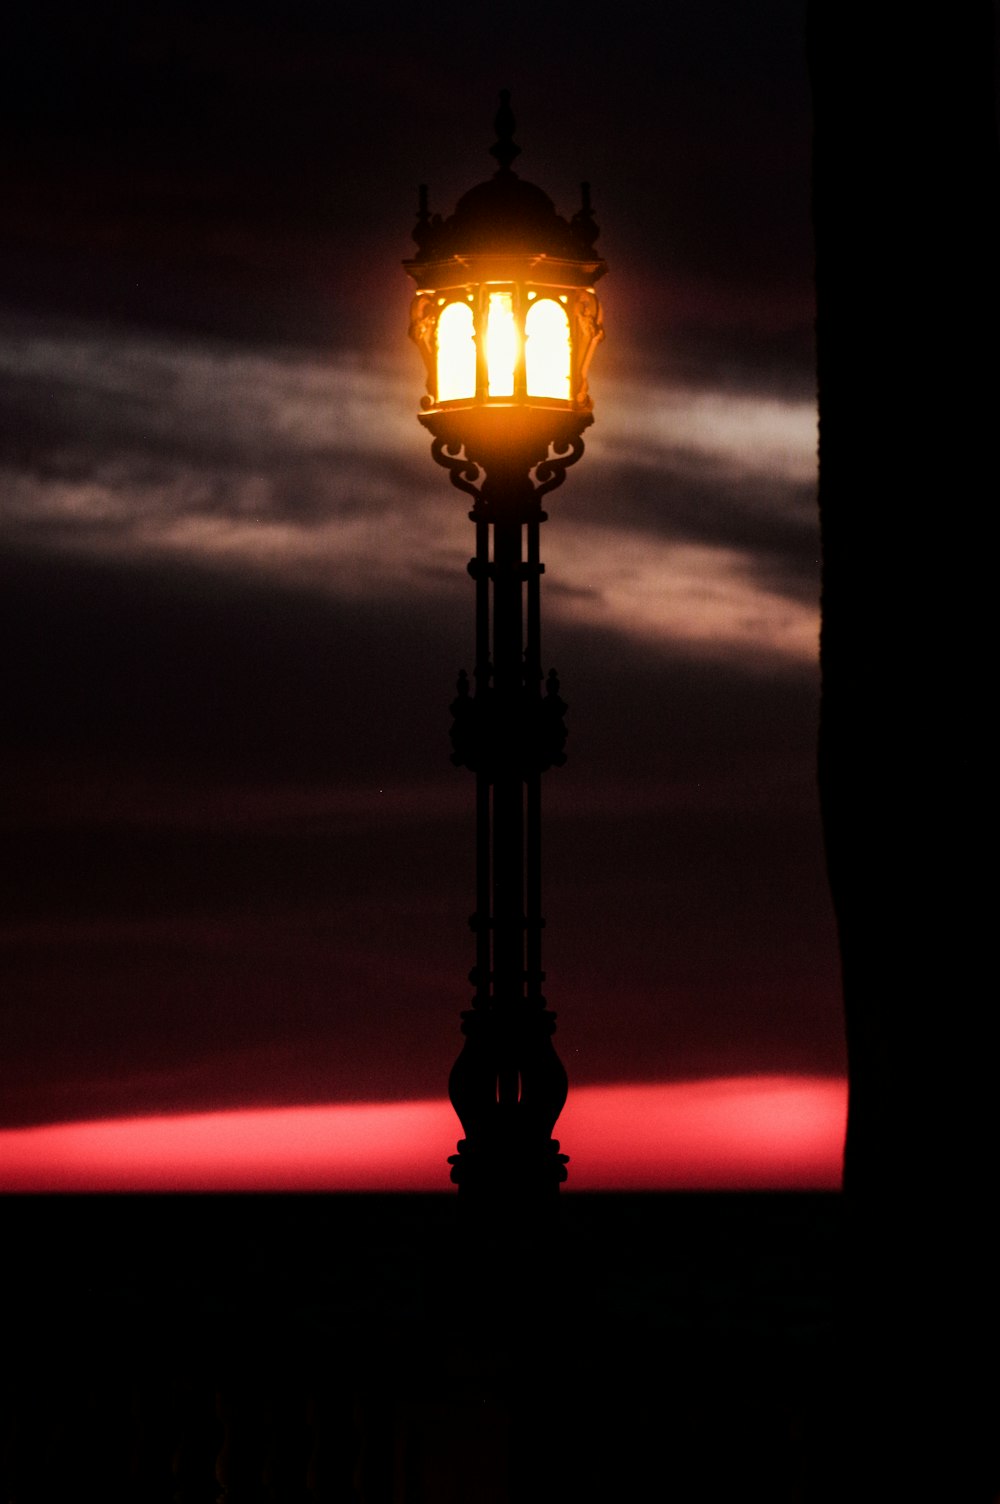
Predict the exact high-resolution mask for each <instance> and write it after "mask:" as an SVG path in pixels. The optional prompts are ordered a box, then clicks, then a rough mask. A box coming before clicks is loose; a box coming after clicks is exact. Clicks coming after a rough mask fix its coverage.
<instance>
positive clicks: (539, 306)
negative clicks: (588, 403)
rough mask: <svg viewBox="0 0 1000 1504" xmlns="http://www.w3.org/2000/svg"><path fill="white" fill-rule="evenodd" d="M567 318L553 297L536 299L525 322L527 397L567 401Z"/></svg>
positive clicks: (568, 344)
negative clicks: (558, 398)
mask: <svg viewBox="0 0 1000 1504" xmlns="http://www.w3.org/2000/svg"><path fill="white" fill-rule="evenodd" d="M571 356H572V349H571V346H570V339H569V319H568V317H567V315H566V310H565V308H562V307H560V305H559V304H558V303H557V302H556V301H555V299H554V298H539V300H538V302H537V303H532V305H531V307H530V308H529V309H528V317H527V318H526V319H525V322H524V369H525V380H526V383H527V388H528V396H529V397H562V398H564V399H565V400H566V401H568V400H569V381H570V360H571Z"/></svg>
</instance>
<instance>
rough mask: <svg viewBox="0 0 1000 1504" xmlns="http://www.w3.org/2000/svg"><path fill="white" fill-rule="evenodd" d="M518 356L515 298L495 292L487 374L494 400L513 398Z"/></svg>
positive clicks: (489, 318)
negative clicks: (496, 398)
mask: <svg viewBox="0 0 1000 1504" xmlns="http://www.w3.org/2000/svg"><path fill="white" fill-rule="evenodd" d="M517 357H518V337H517V325H516V323H515V322H514V295H513V293H509V292H491V293H490V302H489V312H488V314H487V322H486V371H487V385H488V389H489V395H490V396H491V397H513V395H514V371H515V368H516V366H517Z"/></svg>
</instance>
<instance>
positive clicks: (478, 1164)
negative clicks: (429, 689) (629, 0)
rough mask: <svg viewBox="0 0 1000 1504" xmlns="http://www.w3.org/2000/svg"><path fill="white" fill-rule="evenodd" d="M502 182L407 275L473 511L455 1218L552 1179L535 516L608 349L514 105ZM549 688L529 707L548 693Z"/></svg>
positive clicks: (581, 228)
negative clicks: (464, 978) (526, 168)
mask: <svg viewBox="0 0 1000 1504" xmlns="http://www.w3.org/2000/svg"><path fill="white" fill-rule="evenodd" d="M495 127H496V132H497V140H496V142H495V143H494V145H493V146H492V147H491V148H490V151H491V154H492V155H493V157H494V158H495V159H496V161H497V163H498V164H499V165H498V167H497V170H496V172H495V173H494V175H493V177H492V178H490V179H489V180H488V181H487V182H484V183H480V184H478V185H477V186H476V187H474V188H471V189H470V190H469V192H468V193H466V194H464V195H463V197H462V198H461V199H459V202H458V204H457V206H456V208H455V212H454V213H453V214H452V215H450V216H449V217H448V218H447V219H442V217H441V216H440V215H438V214H436V215H434V216H431V215H430V213H429V212H428V205H427V190H426V188H423V187H422V188H421V190H420V208H419V213H418V218H417V224H416V228H415V230H414V232H413V238H414V240H415V241H416V243H417V247H418V250H417V254H416V256H415V257H413V259H412V260H409V261H406V262H404V265H405V267H406V270H407V271H408V272H409V274H410V275H411V276H412V277H413V279H414V281H415V282H416V284H417V291H416V294H415V296H414V299H413V303H412V306H411V314H410V331H409V332H410V337H411V338H412V339H413V340H414V341H415V343H416V344H417V346H418V348H419V350H420V352H421V355H422V356H423V358H424V362H425V365H426V368H427V393H428V394H427V396H425V397H424V398H423V400H422V403H421V408H422V411H421V413H420V422H421V423H422V424H423V425H424V427H425V428H426V429H428V431H429V432H430V434H431V435H432V437H433V443H432V446H431V453H432V455H433V457H434V459H435V460H436V461H437V463H438V464H440V465H443V466H444V467H445V468H446V469H447V470H448V471H449V473H450V476H451V481H452V484H453V485H455V486H456V487H457V488H458V489H459V490H460V491H463V492H465V494H466V495H468V496H471V497H472V498H473V500H474V505H473V508H472V511H471V512H470V513H469V516H470V518H471V520H472V522H473V523H474V525H475V536H476V551H475V556H474V557H473V559H472V560H471V562H470V564H469V573H470V574H471V576H472V578H473V580H474V581H475V623H476V626H475V665H474V670H473V675H472V679H471V681H470V679H469V677H468V676H467V674H466V673H465V671H464V670H463V671H462V673H461V675H460V676H459V680H458V694H457V697H456V699H455V700H454V702H453V704H452V707H451V709H452V715H453V725H452V731H451V739H452V746H453V749H454V750H453V754H452V762H454V763H455V764H456V765H457V766H461V767H466V768H469V769H470V770H471V771H472V772H473V773H474V774H475V777H476V912H475V913H474V914H473V916H472V919H471V920H470V924H471V927H472V929H473V931H474V932H475V936H476V961H475V966H474V968H473V970H472V971H471V973H470V981H471V982H472V983H473V985H474V987H475V996H474V998H473V1000H472V1006H471V1008H470V1009H468V1010H467V1011H466V1012H464V1013H463V1015H462V1032H463V1034H464V1035H465V1044H464V1047H463V1049H462V1052H461V1054H460V1055H459V1058H458V1060H457V1061H456V1063H455V1066H454V1068H453V1070H452V1073H451V1080H450V1083H449V1091H450V1095H451V1100H452V1103H453V1105H454V1107H455V1111H456V1112H457V1114H458V1116H459V1118H460V1120H461V1123H462V1127H463V1129H464V1131H465V1137H464V1138H463V1139H462V1140H461V1141H460V1142H459V1145H458V1153H457V1154H455V1155H453V1156H452V1159H451V1164H452V1166H453V1168H452V1177H451V1178H452V1180H453V1181H455V1183H456V1184H457V1185H458V1188H459V1193H460V1195H462V1196H463V1197H464V1198H466V1199H471V1200H479V1201H482V1200H493V1199H495V1198H497V1197H502V1196H504V1195H506V1194H509V1195H516V1196H518V1197H519V1198H522V1199H523V1198H524V1197H528V1198H537V1199H541V1200H545V1199H548V1198H550V1197H552V1196H554V1195H555V1194H557V1192H558V1188H559V1185H560V1183H561V1182H562V1181H563V1180H565V1178H566V1169H565V1165H566V1161H567V1156H566V1155H565V1154H561V1153H560V1152H559V1143H558V1141H557V1140H555V1139H553V1138H552V1136H551V1135H552V1130H553V1128H554V1126H555V1123H556V1119H557V1118H558V1116H559V1114H560V1112H561V1111H562V1108H563V1104H564V1103H565V1100H566V1091H567V1082H566V1073H565V1070H564V1069H563V1066H562V1063H561V1062H560V1060H559V1057H558V1055H557V1054H556V1051H555V1047H554V1045H553V1042H552V1035H553V1033H554V1030H555V1015H554V1013H552V1012H550V1011H549V1010H548V1008H547V1006H546V999H545V997H544V996H543V993H542V985H543V982H544V980H545V973H544V971H543V970H542V955H541V939H542V927H543V925H544V920H543V918H542V912H541V775H542V774H543V773H544V772H545V771H547V770H548V769H549V768H551V767H553V766H558V765H559V764H561V763H563V762H565V760H566V759H565V755H564V752H563V747H564V744H565V740H566V728H565V724H564V720H563V716H564V713H565V710H566V706H565V704H564V703H563V701H562V699H561V697H560V687H559V680H558V678H557V676H556V674H555V671H554V670H550V671H549V673H548V674H547V676H546V675H545V673H544V670H543V667H542V653H541V590H540V586H541V575H542V572H543V569H544V565H543V564H542V563H541V561H540V558H539V529H540V526H541V524H542V523H543V522H544V521H545V520H546V516H547V514H546V513H545V512H544V511H543V510H542V506H541V501H542V498H543V496H545V495H547V494H548V493H549V492H551V491H553V490H554V489H555V488H556V487H557V486H559V485H561V484H562V482H563V480H564V479H565V476H566V470H567V468H568V467H569V466H570V465H572V464H575V462H576V461H577V460H578V459H579V458H580V456H581V454H582V453H583V437H582V436H583V432H584V430H585V429H586V428H587V427H588V426H589V424H590V423H592V422H593V416H592V408H593V403H592V401H591V398H590V396H589V393H588V390H587V371H588V368H589V365H590V361H591V358H592V356H593V353H594V350H595V349H596V346H597V344H598V342H599V341H600V340H601V339H602V338H603V334H604V331H603V328H602V325H601V310H600V305H599V303H598V300H597V296H596V294H595V292H594V284H595V283H596V282H597V280H598V278H599V277H602V276H603V275H604V273H605V272H606V270H607V267H606V265H605V262H604V261H603V260H602V259H601V257H600V256H599V255H597V253H596V252H595V250H594V242H595V241H596V239H597V233H598V230H597V225H596V224H595V223H594V218H593V214H592V212H591V207H590V193H589V185H588V184H586V183H585V184H583V188H582V203H581V207H580V209H579V210H578V211H577V213H576V214H574V215H573V218H572V219H571V220H566V219H564V218H563V217H562V216H561V215H559V214H557V212H556V210H555V207H554V206H553V203H552V200H551V199H550V198H549V197H548V195H547V194H545V193H543V192H542V190H541V189H540V188H537V187H535V186H534V185H533V184H531V183H527V182H525V181H524V180H523V179H522V178H520V177H519V176H518V175H517V173H516V172H514V171H513V170H512V168H511V163H512V162H513V161H514V159H515V158H516V157H517V156H518V155H519V153H520V147H519V146H517V145H516V144H515V142H514V140H513V135H514V117H513V115H512V113H511V110H510V103H509V94H508V93H507V91H506V90H504V91H503V92H502V93H501V96H500V108H499V111H498V113H497V116H496V120H495ZM543 686H544V687H543Z"/></svg>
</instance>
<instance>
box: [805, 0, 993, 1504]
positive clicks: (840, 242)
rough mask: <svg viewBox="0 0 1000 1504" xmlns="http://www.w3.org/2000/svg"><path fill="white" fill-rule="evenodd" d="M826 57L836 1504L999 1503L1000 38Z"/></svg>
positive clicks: (988, 24)
mask: <svg viewBox="0 0 1000 1504" xmlns="http://www.w3.org/2000/svg"><path fill="white" fill-rule="evenodd" d="M809 52H810V70H811V74H812V83H813V97H814V118H815V142H814V218H815V229H816V267H817V309H818V316H817V349H818V374H819V417H820V510H821V522H822V535H823V627H822V672H823V702H822V728H821V746H820V784H821V797H822V804H823V814H824V822H825V829H826V846H827V860H828V867H829V874H830V883H831V889H832V893H833V898H834V903H835V908H836V912H837V918H838V924H839V930H840V944H841V955H842V963H843V986H844V999H845V1016H846V1024H847V1039H848V1059H849V1072H850V1107H849V1123H848V1135H847V1146H846V1166H845V1193H846V1210H847V1214H848V1223H847V1226H848V1254H849V1260H848V1267H849V1282H848V1286H847V1297H848V1298H847V1325H846V1340H845V1351H846V1357H847V1367H846V1373H845V1381H846V1382H845V1391H846V1404H847V1419H848V1429H849V1433H850V1435H851V1437H852V1438H853V1442H854V1447H853V1452H852V1456H853V1462H852V1468H853V1473H852V1476H851V1477H850V1478H849V1479H847V1480H846V1481H845V1487H844V1491H843V1492H842V1494H841V1495H840V1497H844V1498H848V1497H852V1498H853V1497H864V1498H873V1499H876V1498H877V1499H889V1498H904V1497H905V1498H914V1499H916V1498H919V1499H928V1500H930V1499H934V1500H939V1499H940V1500H944V1499H954V1500H956V1501H958V1500H963V1501H964V1500H968V1501H970V1504H972V1501H975V1500H983V1501H986V1500H992V1499H993V1498H994V1496H995V1494H996V1493H997V1492H998V1491H1000V1438H998V1436H997V1434H996V1422H995V1414H994V1405H995V1400H996V1394H995V1379H994V1378H993V1377H992V1373H993V1372H994V1371H995V1348H994V1344H995V1342H996V1285H997V1274H996V1267H995V1252H991V1245H992V1244H993V1243H994V1239H993V1237H992V1234H991V1233H990V1231H989V1229H990V1225H991V1221H992V1217H993V1216H994V1215H995V1202H996V1186H997V1168H998V1166H997V1152H996V1151H997V1131H996V1121H995V1102H996V1096H997V1090H998V1088H997V1074H998V1061H997V1053H996V1035H995V1021H994V1020H995V1003H994V1002H993V1001H989V1002H987V989H991V990H992V989H995V982H994V981H993V978H994V976H995V971H996V961H995V932H996V921H995V918H994V916H993V907H994V906H993V900H992V897H991V895H990V891H989V890H990V887H991V882H992V877H993V871H994V869H995V866H996V857H995V847H994V845H993V844H992V843H991V841H990V840H989V839H987V838H986V837H985V835H984V820H985V819H986V813H985V812H986V809H987V807H988V806H989V805H990V803H991V802H992V801H993V800H994V798H995V795H994V793H993V790H994V785H995V777H996V775H995V751H994V746H993V741H994V738H993V736H992V734H991V733H988V732H987V725H988V724H989V722H990V719H991V702H992V699H993V698H994V695H993V691H992V688H991V685H992V681H993V679H994V676H995V668H994V654H993V651H992V648H991V646H990V645H989V644H990V639H991V637H992V634H993V625H992V618H993V616H994V615H995V612H994V608H993V604H992V602H993V599H994V597H995V592H996V582H995V576H996V566H995V562H994V558H993V551H992V549H990V550H989V552H984V550H983V547H982V544H983V541H984V537H985V534H984V532H983V528H984V526H985V525H986V519H987V517H991V515H992V511H993V509H994V506H995V502H996V499H997V491H998V487H997V437H998V421H1000V418H998V415H1000V388H998V381H997V349H998V345H1000V169H998V150H997V131H996V114H995V96H994V69H995V37H994V25H993V16H992V12H991V7H990V6H989V4H987V3H985V0H983V3H977V4H968V5H961V6H952V7H942V6H929V7H924V8H911V9H909V10H905V9H900V8H898V7H890V8H888V9H884V8H883V9H879V8H877V7H872V6H870V5H867V4H861V3H857V0H854V3H850V0H849V3H842V0H814V3H812V5H811V7H810V12H809ZM987 978H989V981H988V982H987ZM991 1390H992V1391H993V1392H992V1393H991V1392H990V1391H991ZM859 1490H860V1491H859Z"/></svg>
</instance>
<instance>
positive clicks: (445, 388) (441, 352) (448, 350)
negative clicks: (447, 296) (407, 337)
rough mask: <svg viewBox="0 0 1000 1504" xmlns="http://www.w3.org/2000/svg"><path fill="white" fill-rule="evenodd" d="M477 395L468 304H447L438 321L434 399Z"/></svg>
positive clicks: (470, 311) (443, 400)
mask: <svg viewBox="0 0 1000 1504" xmlns="http://www.w3.org/2000/svg"><path fill="white" fill-rule="evenodd" d="M475 395H476V337H475V329H474V327H473V320H472V309H471V308H470V307H469V305H468V303H447V304H446V305H445V306H444V308H442V310H441V314H440V317H439V318H438V321H437V397H438V401H439V402H454V401H456V400H457V399H458V398H460V397H474V396H475Z"/></svg>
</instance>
